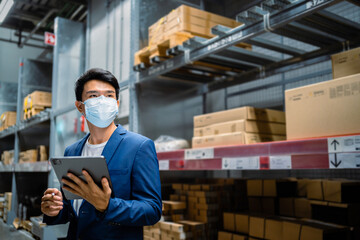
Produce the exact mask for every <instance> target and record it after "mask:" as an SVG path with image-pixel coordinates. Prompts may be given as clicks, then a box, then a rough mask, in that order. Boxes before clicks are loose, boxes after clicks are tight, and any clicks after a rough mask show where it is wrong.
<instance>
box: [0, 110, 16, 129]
mask: <svg viewBox="0 0 360 240" xmlns="http://www.w3.org/2000/svg"><path fill="white" fill-rule="evenodd" d="M15 124H16V112H4V113H2V114H1V115H0V131H3V130H5V129H7V128H8V127H11V126H14V125H15Z"/></svg>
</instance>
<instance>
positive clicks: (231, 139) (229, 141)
mask: <svg viewBox="0 0 360 240" xmlns="http://www.w3.org/2000/svg"><path fill="white" fill-rule="evenodd" d="M283 140H286V137H285V136H282V135H267V134H258V133H245V132H236V133H224V134H219V135H213V136H204V137H193V138H192V147H193V148H201V147H215V146H226V145H239V144H253V143H259V142H271V141H283Z"/></svg>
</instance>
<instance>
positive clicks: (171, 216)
mask: <svg viewBox="0 0 360 240" xmlns="http://www.w3.org/2000/svg"><path fill="white" fill-rule="evenodd" d="M162 203H163V217H164V220H165V221H180V220H184V219H185V212H186V201H184V202H178V201H163V202H162Z"/></svg>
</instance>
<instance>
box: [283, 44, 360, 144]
mask: <svg viewBox="0 0 360 240" xmlns="http://www.w3.org/2000/svg"><path fill="white" fill-rule="evenodd" d="M332 63H333V78H334V79H333V80H330V81H326V82H321V83H316V84H311V85H307V86H304V87H300V88H295V89H290V90H287V91H286V92H285V105H286V129H287V139H289V140H293V139H304V138H314V137H328V136H336V135H348V134H359V133H360V124H359V122H360V112H359V111H358V110H359V109H360V90H359V89H360V68H359V66H360V48H356V49H353V50H350V51H347V52H343V53H339V54H336V55H333V56H332Z"/></svg>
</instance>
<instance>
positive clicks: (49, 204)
mask: <svg viewBox="0 0 360 240" xmlns="http://www.w3.org/2000/svg"><path fill="white" fill-rule="evenodd" d="M61 209H63V197H62V194H61V192H60V191H59V190H58V189H56V188H48V189H46V191H45V192H44V196H43V197H42V198H41V212H42V213H44V214H45V215H48V216H50V217H55V216H57V215H58V214H59V212H60V210H61Z"/></svg>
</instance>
